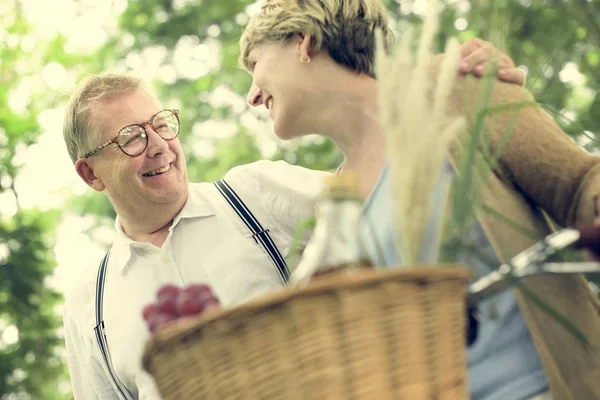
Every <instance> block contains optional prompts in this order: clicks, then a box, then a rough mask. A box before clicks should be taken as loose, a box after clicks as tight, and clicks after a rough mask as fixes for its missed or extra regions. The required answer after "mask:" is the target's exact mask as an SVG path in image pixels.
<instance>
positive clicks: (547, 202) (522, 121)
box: [432, 56, 600, 226]
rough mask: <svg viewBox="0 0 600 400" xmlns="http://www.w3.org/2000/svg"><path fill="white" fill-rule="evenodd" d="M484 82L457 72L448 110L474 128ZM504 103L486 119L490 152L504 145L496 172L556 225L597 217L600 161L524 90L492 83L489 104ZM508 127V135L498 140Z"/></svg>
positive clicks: (435, 64) (435, 65) (436, 68)
mask: <svg viewBox="0 0 600 400" xmlns="http://www.w3.org/2000/svg"><path fill="white" fill-rule="evenodd" d="M440 60H441V57H440V56H436V58H435V59H434V60H433V63H432V65H433V68H432V73H433V74H434V75H433V76H434V77H435V78H436V79H437V72H438V71H439V65H440ZM487 84H489V81H488V80H485V79H476V78H472V77H464V76H458V77H457V80H456V82H455V87H454V89H453V92H452V96H451V106H450V107H451V109H450V110H449V112H450V113H451V114H454V115H457V114H458V113H461V114H463V115H466V116H467V120H468V125H469V126H472V124H473V122H474V121H475V119H476V118H477V110H478V109H481V93H482V91H484V90H485V86H486V85H487ZM508 105H512V106H513V109H508V110H505V111H501V112H497V113H494V114H493V115H489V116H488V117H486V119H485V121H486V125H487V126H488V127H489V128H490V133H491V134H490V136H488V143H491V148H492V150H497V149H498V147H500V146H502V150H501V156H500V159H499V163H498V165H497V167H496V173H498V174H499V175H500V176H502V177H504V178H505V180H507V181H509V182H510V183H512V184H513V185H514V186H516V187H517V188H518V189H519V190H521V191H522V192H523V193H524V194H525V195H526V196H527V197H528V198H529V199H530V200H532V201H533V202H534V203H535V204H536V205H538V206H540V207H541V208H542V209H544V210H545V211H546V212H547V213H548V214H549V215H550V216H551V217H552V218H553V219H554V220H555V221H556V222H557V223H559V224H560V225H563V226H573V225H576V224H581V223H591V222H592V221H593V220H594V216H595V206H594V202H595V201H594V198H595V196H597V195H598V194H600V159H599V158H597V157H594V156H592V155H589V154H588V153H586V152H585V151H584V150H582V149H581V148H580V147H579V146H577V145H576V144H575V143H574V142H573V140H572V139H571V138H570V137H569V136H567V135H566V134H565V133H564V132H563V131H562V130H561V129H560V127H559V126H558V125H557V124H556V123H555V122H554V120H553V119H552V117H551V116H550V115H549V114H548V113H547V112H545V111H544V110H543V109H542V108H541V107H540V106H539V105H537V104H535V99H534V98H533V96H532V95H531V94H530V93H529V92H527V91H526V90H525V89H523V88H522V87H520V86H518V85H514V84H507V83H503V82H500V81H495V83H494V87H493V91H492V95H491V101H490V107H493V108H497V107H498V106H503V107H504V106H508ZM518 109H520V110H518ZM511 127H512V129H511ZM507 130H508V131H509V132H510V133H509V135H510V136H509V137H508V140H506V141H505V143H504V144H502V143H503V141H504V139H503V136H504V135H505V132H506V131H507ZM501 144H502V145H501Z"/></svg>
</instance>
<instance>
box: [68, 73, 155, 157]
mask: <svg viewBox="0 0 600 400" xmlns="http://www.w3.org/2000/svg"><path fill="white" fill-rule="evenodd" d="M138 91H143V92H145V93H148V94H149V95H150V96H153V97H155V93H154V90H153V89H152V87H150V86H149V85H148V84H146V82H145V81H144V80H142V79H141V78H138V77H134V76H130V75H124V74H102V75H92V76H89V77H87V78H86V79H84V80H83V81H82V82H81V83H80V84H79V85H78V87H77V88H76V90H75V92H74V93H73V94H72V95H71V98H70V100H69V103H68V104H67V110H66V112H65V119H64V123H63V137H64V139H65V144H66V145H67V151H68V152H69V157H71V161H73V163H75V162H76V161H77V160H78V159H79V158H81V157H82V156H83V155H84V154H86V153H87V152H88V151H90V150H92V148H94V147H95V146H97V145H99V143H96V142H97V141H98V137H99V135H100V132H99V129H98V126H97V125H96V124H94V123H93V121H91V119H90V111H91V109H92V108H93V107H95V106H98V105H99V103H100V102H102V101H104V100H109V99H111V98H114V97H116V96H119V95H122V94H125V93H133V92H138Z"/></svg>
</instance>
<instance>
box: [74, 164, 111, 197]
mask: <svg viewBox="0 0 600 400" xmlns="http://www.w3.org/2000/svg"><path fill="white" fill-rule="evenodd" d="M75 170H76V171H77V175H79V176H80V177H81V179H83V181H84V182H85V183H86V184H87V185H88V186H89V187H91V188H92V189H94V190H96V191H98V192H102V191H103V190H104V188H105V187H104V183H103V182H102V180H101V179H100V178H99V177H98V176H96V174H95V172H94V168H93V167H92V165H91V164H90V162H89V160H88V159H87V158H80V159H79V160H77V162H75Z"/></svg>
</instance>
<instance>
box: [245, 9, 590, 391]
mask: <svg viewBox="0 0 600 400" xmlns="http://www.w3.org/2000/svg"><path fill="white" fill-rule="evenodd" d="M378 29H379V30H382V31H383V32H384V36H386V38H387V41H388V42H389V41H390V37H391V35H390V33H389V32H390V31H389V29H388V18H387V15H386V9H385V7H384V6H383V4H382V3H381V1H380V0H345V1H340V0H321V1H302V0H265V1H264V2H263V5H262V8H261V10H260V12H259V13H258V14H257V15H255V16H254V17H253V18H252V19H251V21H250V22H249V24H248V26H247V28H246V30H245V32H244V34H243V36H242V38H241V41H240V46H241V60H242V63H243V65H244V66H245V67H246V68H247V69H248V71H249V72H250V73H251V74H252V76H253V83H252V88H251V89H250V93H249V96H248V101H249V103H250V104H251V105H253V106H260V105H264V106H265V107H266V108H267V109H268V110H269V111H270V113H271V117H272V118H273V121H274V130H275V133H276V134H277V135H278V136H279V137H280V138H282V139H292V138H295V137H298V136H303V135H307V134H320V135H323V136H326V137H328V138H330V139H331V140H332V141H333V142H335V143H336V144H337V146H339V148H340V149H341V151H342V152H343V154H344V163H343V166H342V168H343V169H346V170H352V171H355V172H356V173H357V174H358V177H359V186H360V187H359V190H360V192H361V193H362V194H363V196H364V197H365V198H366V199H367V201H366V203H365V210H364V212H365V221H366V222H367V223H368V225H369V226H372V227H373V230H374V232H373V234H372V238H375V240H376V241H378V242H379V244H380V247H382V248H383V249H384V250H385V254H384V260H375V261H376V262H378V263H380V264H381V263H383V264H386V265H390V266H392V265H394V264H397V263H398V262H399V260H398V255H397V254H396V252H395V250H394V248H393V245H392V239H391V231H392V227H391V226H390V220H391V219H390V207H391V203H392V197H391V190H390V189H389V187H390V184H389V173H388V171H387V167H386V149H385V135H384V132H383V131H382V128H381V126H380V124H379V123H378V115H379V110H378V102H377V82H376V80H375V74H374V47H375V38H374V32H375V31H376V30H378ZM494 53H495V51H494V49H492V48H491V46H490V45H489V44H487V43H485V42H481V41H475V42H472V43H468V44H466V45H464V46H463V49H462V54H463V55H464V56H465V59H464V60H463V61H464V65H461V72H463V73H465V72H468V71H473V72H474V73H476V74H480V73H481V72H482V70H483V69H484V68H485V65H483V64H482V63H484V62H485V61H486V60H489V59H490V58H491V57H492V54H494ZM499 59H500V60H501V62H500V66H501V68H500V69H499V71H498V75H499V78H500V79H501V80H502V79H505V80H507V81H509V82H517V83H519V82H522V80H523V76H522V75H520V73H519V71H518V70H516V69H515V68H514V65H513V64H512V61H511V60H510V59H509V58H508V57H507V56H505V55H500V56H499ZM437 62H439V60H437ZM438 68H439V66H438V65H432V70H431V72H432V74H431V77H432V80H435V77H437V73H435V72H436V70H437V69H438ZM478 90H479V83H476V84H475V85H469V86H467V85H466V84H465V79H464V78H458V80H457V83H456V84H455V86H454V90H453V92H452V97H451V99H452V107H451V110H449V112H450V114H455V115H462V114H467V119H468V123H471V120H470V119H469V118H468V112H467V111H469V110H474V109H475V106H476V104H475V102H474V99H475V98H476V96H474V95H473V94H474V93H476V92H477V91H478ZM531 100H532V99H531V96H530V95H529V94H528V93H527V92H526V91H525V90H524V89H522V88H521V87H519V86H518V85H515V84H508V83H502V82H500V83H498V84H497V85H495V88H494V93H493V96H492V103H494V104H500V103H507V102H509V103H512V102H522V101H531ZM512 117H513V113H510V112H506V113H500V114H497V115H496V116H494V118H492V120H491V126H492V127H493V128H492V129H493V134H494V135H493V136H492V138H493V139H494V140H496V141H497V140H498V137H499V135H500V134H501V133H502V132H504V127H506V126H507V125H508V124H509V123H510V121H511V118H512ZM492 144H493V143H492ZM458 157H459V151H458V150H453V151H451V152H450V154H449V159H450V164H451V165H452V167H455V166H456V162H457V159H458ZM598 194H600V165H599V161H598V160H597V159H595V158H592V157H590V156H588V155H587V154H586V153H584V152H583V151H581V150H580V149H579V148H578V147H577V146H576V145H575V144H573V143H572V142H571V141H570V140H569V139H568V138H567V137H566V135H564V133H563V132H562V131H561V130H560V129H559V128H558V126H557V125H556V124H555V123H554V122H553V121H552V119H551V118H550V117H549V116H548V115H546V114H545V113H544V111H543V110H542V109H541V108H539V107H529V108H527V109H524V110H523V111H521V113H520V114H519V117H518V120H517V121H516V124H515V125H514V131H513V134H512V136H511V137H510V139H509V140H508V143H507V144H506V147H505V151H504V152H503V153H502V156H501V159H500V162H499V163H497V165H496V167H495V168H494V171H493V174H492V176H491V178H490V179H489V180H488V182H487V183H486V184H485V185H484V187H483V189H482V192H481V198H482V200H483V202H484V203H485V204H487V205H488V206H490V207H492V208H494V209H496V210H498V211H499V212H500V213H502V214H503V215H505V216H506V217H508V218H510V219H512V220H516V221H519V223H520V224H521V225H524V226H525V227H526V228H528V229H529V230H530V231H533V232H536V233H537V234H538V235H539V236H540V237H541V236H544V235H546V234H547V233H549V232H550V228H549V227H548V226H547V224H546V220H545V218H544V217H543V215H542V213H540V211H539V209H543V210H544V211H545V212H546V213H547V214H548V215H549V216H550V217H551V218H552V219H554V220H555V221H557V222H558V223H559V224H561V225H573V224H576V223H582V222H591V221H592V220H593V218H594V198H595V196H596V195H598ZM477 217H478V218H477V222H476V223H475V224H474V226H473V227H472V229H471V232H470V236H472V239H473V241H474V242H475V243H476V244H477V245H478V246H480V248H482V249H483V251H484V252H488V253H489V254H490V255H491V256H493V257H495V259H496V261H498V264H499V263H500V260H502V261H506V260H507V259H508V258H510V257H512V256H514V255H515V254H517V253H518V252H520V251H522V250H523V249H525V248H526V247H528V246H530V245H531V244H532V239H531V238H530V237H527V236H524V235H523V234H522V233H520V232H516V231H514V230H513V229H511V227H509V226H507V225H506V224H504V223H502V221H500V220H498V219H495V218H493V217H491V216H490V215H483V214H482V215H478V216H477ZM373 253H375V252H373ZM461 259H462V260H463V262H465V263H467V264H469V265H471V266H472V267H474V268H475V269H476V270H478V271H480V270H481V269H482V266H481V265H479V264H478V263H477V261H476V260H473V259H471V258H470V257H469V256H468V255H463V256H461ZM528 288H529V289H530V291H532V292H534V293H535V294H537V295H538V296H539V297H542V298H543V299H544V300H546V301H547V302H548V303H549V305H550V306H551V307H553V308H554V309H556V310H557V311H558V312H559V313H561V314H563V315H567V316H568V317H569V319H570V321H571V322H572V323H573V324H575V326H577V327H578V328H579V329H580V330H581V331H582V332H583V334H584V335H585V336H586V338H587V339H588V340H589V341H590V343H591V345H592V346H591V347H590V348H591V350H590V348H588V349H584V348H583V346H582V345H581V344H580V343H579V342H578V340H577V338H575V337H574V336H573V335H572V334H571V333H569V332H567V331H566V330H565V329H564V328H563V326H562V325H560V324H559V323H558V322H557V321H556V320H555V319H554V318H552V317H551V316H549V315H548V314H547V313H545V312H544V311H543V310H541V309H540V308H538V307H536V306H535V305H534V304H532V302H531V301H530V300H529V299H528V298H527V297H525V296H523V295H522V294H521V293H520V292H519V291H517V290H515V291H507V292H505V293H504V294H502V295H501V296H500V297H499V298H497V299H495V302H494V305H495V307H490V304H487V303H483V304H481V305H480V306H479V309H478V314H479V316H480V334H479V336H478V338H477V340H476V342H475V343H474V344H473V345H472V346H470V347H469V349H468V367H469V378H470V394H471V397H472V398H474V399H486V400H492V399H550V398H553V399H594V398H600V357H599V354H598V349H600V335H598V332H600V318H599V310H600V308H599V306H598V302H597V301H596V299H595V298H594V297H593V296H592V295H591V293H590V292H589V289H588V287H587V285H586V284H585V281H584V279H583V278H582V277H581V276H578V275H573V276H561V277H538V278H533V279H531V281H530V282H529V283H528Z"/></svg>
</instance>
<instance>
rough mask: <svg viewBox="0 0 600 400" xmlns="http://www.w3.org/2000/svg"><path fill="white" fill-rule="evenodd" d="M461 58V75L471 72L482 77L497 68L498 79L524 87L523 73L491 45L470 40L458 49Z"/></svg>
mask: <svg viewBox="0 0 600 400" xmlns="http://www.w3.org/2000/svg"><path fill="white" fill-rule="evenodd" d="M460 54H461V57H462V60H461V64H460V66H459V72H460V73H461V74H468V73H469V72H472V73H473V74H474V75H476V76H482V75H483V74H485V73H486V72H487V70H488V69H489V68H494V67H495V68H497V71H496V74H497V76H498V79H499V80H501V81H504V82H507V83H514V84H517V85H520V86H523V85H525V81H526V78H527V77H526V75H525V72H524V71H522V70H520V69H519V68H517V67H516V66H515V63H514V62H513V60H512V58H510V56H509V55H508V54H505V53H504V52H502V51H500V50H499V49H497V48H496V47H494V45H493V44H491V43H490V42H487V41H485V40H481V39H471V40H469V41H467V42H465V43H463V44H462V45H461V47H460Z"/></svg>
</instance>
